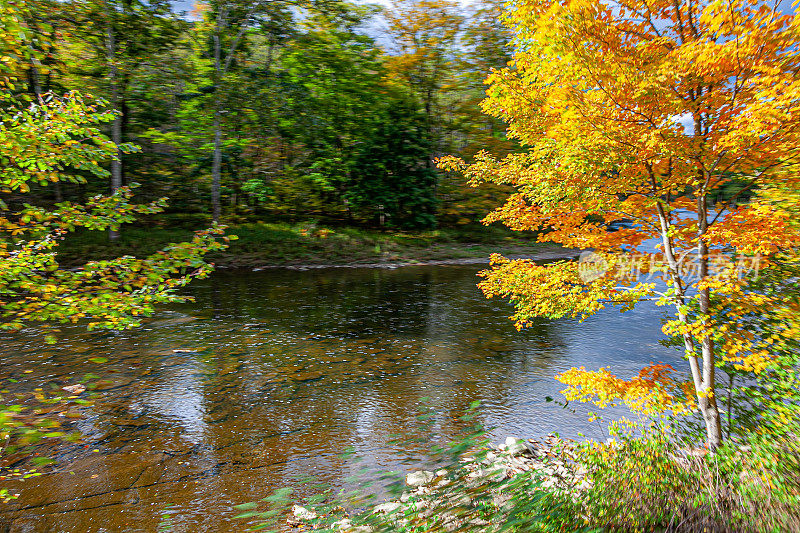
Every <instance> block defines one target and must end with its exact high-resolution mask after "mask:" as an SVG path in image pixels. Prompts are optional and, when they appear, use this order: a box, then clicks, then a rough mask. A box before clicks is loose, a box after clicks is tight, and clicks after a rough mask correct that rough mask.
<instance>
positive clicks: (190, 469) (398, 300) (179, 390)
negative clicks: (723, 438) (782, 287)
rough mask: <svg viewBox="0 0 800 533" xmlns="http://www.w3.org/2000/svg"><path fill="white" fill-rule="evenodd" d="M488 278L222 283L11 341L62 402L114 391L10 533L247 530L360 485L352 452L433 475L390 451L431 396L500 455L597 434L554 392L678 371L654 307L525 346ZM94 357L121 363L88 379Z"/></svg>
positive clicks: (1, 522)
mask: <svg viewBox="0 0 800 533" xmlns="http://www.w3.org/2000/svg"><path fill="white" fill-rule="evenodd" d="M477 270H478V268H477V267H473V266H451V267H447V266H438V267H407V268H401V269H397V270H379V269H331V270H316V271H309V272H292V271H269V272H258V273H244V274H242V273H237V274H228V273H219V274H217V275H215V276H214V277H213V278H212V279H209V280H204V281H201V282H198V283H197V284H195V285H194V286H193V287H192V288H191V289H190V291H191V293H192V294H193V295H194V296H195V298H196V301H195V302H194V303H191V304H183V305H180V306H173V307H171V308H169V309H166V310H163V311H162V312H160V313H159V315H158V316H156V317H154V318H153V319H152V320H150V321H149V322H148V323H147V324H146V326H145V327H143V328H141V329H139V330H136V331H130V332H124V333H87V332H85V331H80V330H64V331H63V332H62V334H61V338H60V342H59V344H58V345H56V346H47V345H44V344H42V343H41V342H40V341H39V340H37V339H38V338H37V337H36V336H35V335H34V334H33V333H31V334H29V335H22V336H20V337H19V338H14V339H4V342H3V345H2V347H1V348H0V349H1V350H2V354H1V355H2V367H1V370H2V373H3V375H4V376H11V377H16V378H18V379H24V380H25V381H26V383H30V384H32V385H33V386H42V387H47V386H49V387H56V386H58V387H60V386H63V385H66V384H69V383H74V382H76V381H77V380H78V379H79V378H80V377H81V376H83V375H84V374H85V373H87V372H95V373H100V374H103V377H104V378H106V379H107V381H108V382H107V383H106V385H105V387H104V390H103V391H102V393H101V395H100V396H99V398H98V399H97V400H96V402H95V403H94V405H93V406H91V407H89V408H87V409H86V410H85V412H84V414H85V417H84V418H83V419H82V420H81V421H80V422H79V429H80V430H81V431H82V432H83V433H84V435H85V436H84V440H83V442H82V443H81V444H80V445H73V446H68V447H65V448H63V449H60V450H58V451H57V456H58V458H59V465H58V468H57V470H56V472H54V473H51V474H48V475H45V476H41V477H38V478H33V479H29V480H26V481H24V482H23V483H22V484H21V485H19V486H17V487H16V488H17V489H21V490H19V492H21V494H22V495H21V497H20V499H19V500H18V501H16V502H13V503H9V504H6V505H2V504H0V507H2V512H1V513H0V526H6V527H10V531H69V532H73V531H74V532H92V531H157V530H158V529H159V527H160V526H162V527H163V526H166V525H167V524H169V525H170V527H171V528H172V529H171V530H172V531H187V532H188V531H192V532H194V531H241V530H242V529H243V524H242V523H241V522H239V521H237V520H234V519H233V518H232V516H233V515H234V514H235V512H234V511H233V509H232V507H233V506H234V505H236V504H239V503H243V502H248V501H254V500H257V499H260V498H262V497H264V496H266V495H267V494H268V493H270V492H271V491H272V490H274V489H276V488H279V487H282V486H286V485H292V484H295V483H296V482H297V480H298V479H300V478H303V477H305V476H306V475H309V474H310V475H315V476H317V477H319V478H321V479H323V480H325V481H328V482H331V483H333V484H339V485H341V484H342V482H343V481H342V480H343V479H344V478H345V477H346V476H349V475H351V474H353V473H354V472H355V471H356V468H357V467H355V466H353V465H352V464H350V463H348V462H346V461H344V460H343V459H341V457H340V453H341V452H342V451H343V450H345V449H346V448H348V447H353V448H354V449H355V452H356V453H357V454H358V455H360V456H362V457H363V458H364V459H365V464H367V465H368V466H370V467H373V468H375V469H384V468H385V469H389V468H393V469H398V470H403V469H410V468H412V466H411V465H410V464H407V463H403V462H402V460H403V459H404V458H406V457H408V456H412V457H415V458H416V459H417V460H424V459H425V453H424V451H421V450H419V449H412V448H411V445H396V444H391V442H392V441H393V440H394V438H395V436H396V435H398V434H404V433H408V432H409V431H410V430H411V429H412V428H413V427H414V426H415V424H416V423H415V415H416V414H417V408H418V407H419V405H420V402H421V400H422V399H423V398H428V399H429V400H427V401H428V403H429V405H430V406H432V407H433V409H434V410H435V413H436V414H435V417H434V420H433V421H434V423H433V429H432V431H433V432H434V433H435V434H436V435H437V436H439V437H443V438H447V437H452V436H455V435H457V434H458V433H459V431H461V429H462V428H461V425H460V424H459V422H458V417H459V415H461V414H462V413H463V412H464V410H465V409H466V408H467V407H468V406H469V404H470V402H472V401H474V400H481V401H482V402H483V408H482V410H481V411H480V414H479V418H480V420H481V421H482V422H483V423H484V424H485V425H486V426H489V427H494V428H495V429H493V430H492V435H493V436H494V437H495V438H497V439H501V438H503V437H505V436H507V435H516V436H538V435H543V434H546V433H548V432H552V431H557V432H559V433H560V434H561V435H562V436H567V437H577V436H579V435H580V434H584V435H587V436H592V437H602V432H601V430H600V428H599V427H598V426H597V425H596V424H590V423H588V422H587V421H586V416H585V413H586V411H587V409H585V408H582V407H580V406H576V409H575V410H576V411H577V412H575V413H573V412H572V410H571V409H563V408H561V407H560V406H558V405H555V404H553V403H547V402H545V397H546V396H548V395H550V396H554V397H557V396H558V390H559V388H560V387H559V384H558V383H556V382H555V381H554V380H553V379H552V376H553V375H554V374H556V373H557V372H559V371H562V370H565V369H567V368H569V367H572V366H580V365H585V366H587V367H598V366H611V367H612V368H613V369H614V370H615V371H616V372H617V373H618V374H619V375H621V376H629V375H631V374H633V373H634V372H635V371H636V370H637V369H638V368H639V367H641V365H642V364H644V363H647V362H649V361H653V360H663V361H666V362H676V360H677V354H676V353H675V352H673V351H672V350H671V349H667V348H664V347H662V346H660V345H659V344H658V342H657V341H658V338H659V325H658V321H657V320H653V319H654V317H655V316H656V315H657V313H658V311H657V310H656V309H655V308H653V307H644V308H641V309H637V310H636V311H634V312H631V313H627V314H624V315H622V314H620V313H619V312H617V311H614V310H607V311H605V312H602V313H600V314H599V315H597V316H595V317H593V318H591V319H589V320H587V321H586V322H584V323H583V324H578V323H577V322H576V321H573V320H559V321H552V322H547V321H541V322H538V323H537V324H536V326H535V327H533V328H531V329H529V330H526V331H524V332H522V333H518V332H516V331H515V330H514V328H513V326H512V325H511V324H510V322H509V321H508V319H507V316H508V315H509V314H510V309H509V307H507V306H506V305H505V304H503V303H501V302H491V301H486V300H485V299H484V298H483V297H482V295H481V294H480V292H479V291H478V290H477V289H476V287H475V282H476V278H475V273H476V271H477ZM176 350H177V352H176ZM96 356H103V357H107V358H108V359H109V361H108V363H105V364H103V365H98V364H95V363H91V362H89V359H90V358H92V357H96ZM26 370H30V371H32V372H29V373H25V371H26ZM570 407H572V406H570ZM359 468H360V467H359Z"/></svg>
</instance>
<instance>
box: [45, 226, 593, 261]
mask: <svg viewBox="0 0 800 533" xmlns="http://www.w3.org/2000/svg"><path fill="white" fill-rule="evenodd" d="M228 234H229V235H235V236H236V237H237V239H236V240H233V241H231V243H230V247H229V248H228V249H227V250H225V251H224V252H222V253H216V254H213V255H210V256H209V260H210V261H212V262H213V263H214V264H215V265H216V266H217V267H218V268H223V269H256V270H258V269H266V268H293V269H298V270H305V269H311V268H328V267H382V268H396V267H401V266H408V265H443V264H451V265H452V264H456V265H457V264H485V263H488V258H489V255H490V254H492V253H500V254H503V255H506V256H511V257H525V258H530V259H535V260H542V261H547V260H556V259H569V258H573V257H576V256H577V255H578V253H579V250H572V249H566V248H562V247H561V246H558V245H556V244H552V243H538V242H536V237H535V235H533V234H531V233H517V232H511V231H509V230H506V229H504V228H495V227H490V228H486V227H483V226H467V227H462V228H447V229H439V230H430V231H420V232H405V231H377V230H369V229H363V228H352V227H328V226H320V225H316V224H313V223H309V222H305V223H297V224H288V223H257V224H245V225H240V226H231V227H230V228H229V229H228ZM190 237H191V231H190V230H187V229H180V228H175V229H166V228H139V227H129V228H124V229H123V231H122V232H121V236H120V238H119V240H118V241H117V242H115V243H110V242H109V241H108V236H107V234H106V233H105V232H81V233H77V234H75V235H71V236H70V237H69V238H68V239H67V240H66V241H65V242H64V243H63V244H62V246H61V247H60V250H59V261H60V263H61V264H62V265H63V266H67V267H70V266H77V265H80V264H82V263H83V262H85V261H86V260H91V259H110V258H113V257H119V256H120V255H135V256H144V255H148V254H151V253H154V252H156V251H157V250H159V249H161V248H163V247H164V246H165V245H166V244H168V243H170V242H176V241H181V240H186V239H188V238H190Z"/></svg>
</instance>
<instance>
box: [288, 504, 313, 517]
mask: <svg viewBox="0 0 800 533" xmlns="http://www.w3.org/2000/svg"><path fill="white" fill-rule="evenodd" d="M292 514H294V516H295V518H297V519H298V520H314V519H315V518H317V513H315V512H314V511H309V510H308V509H306V508H305V507H303V506H302V505H295V506H293V507H292Z"/></svg>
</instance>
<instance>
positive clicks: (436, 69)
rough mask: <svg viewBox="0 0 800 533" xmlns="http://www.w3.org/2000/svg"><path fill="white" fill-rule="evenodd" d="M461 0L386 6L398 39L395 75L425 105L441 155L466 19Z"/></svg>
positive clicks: (406, 0) (392, 62) (391, 66)
mask: <svg viewBox="0 0 800 533" xmlns="http://www.w3.org/2000/svg"><path fill="white" fill-rule="evenodd" d="M459 11H460V10H459V6H458V4H456V3H455V2H450V1H448V0H419V1H416V0H401V1H397V2H395V3H393V4H392V5H391V6H390V7H389V8H387V9H386V10H385V17H386V20H387V23H388V27H389V29H388V34H389V37H390V38H391V40H392V46H391V49H390V55H389V57H388V58H387V68H388V70H389V77H390V79H393V80H395V81H397V82H398V83H400V84H402V85H403V86H405V87H406V88H408V89H409V91H410V93H411V94H413V95H414V96H415V97H416V98H417V99H418V101H419V105H420V106H421V108H422V109H423V110H424V113H425V117H426V121H427V128H428V132H429V135H430V137H431V138H432V139H436V143H435V145H434V150H435V152H436V153H432V154H431V157H433V156H434V155H437V154H438V155H441V153H442V152H441V150H442V148H444V146H443V140H444V138H445V130H446V129H448V127H447V125H446V122H447V120H448V114H447V113H446V112H445V109H446V107H447V97H446V95H447V93H448V91H450V90H452V89H453V88H454V82H455V77H454V73H455V69H456V67H457V52H458V50H457V47H458V37H459V33H460V32H461V30H462V27H463V25H464V17H463V16H462V15H461V13H460V12H459Z"/></svg>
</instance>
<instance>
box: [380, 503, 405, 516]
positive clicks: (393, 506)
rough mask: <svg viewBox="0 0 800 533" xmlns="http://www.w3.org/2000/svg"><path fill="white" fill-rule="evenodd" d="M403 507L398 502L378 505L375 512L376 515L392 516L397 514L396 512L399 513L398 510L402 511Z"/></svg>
mask: <svg viewBox="0 0 800 533" xmlns="http://www.w3.org/2000/svg"><path fill="white" fill-rule="evenodd" d="M401 507H402V505H401V504H399V503H397V502H386V503H382V504H380V505H376V506H375V512H376V513H385V514H391V513H393V512H395V511H397V510H398V509H400V508H401Z"/></svg>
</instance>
